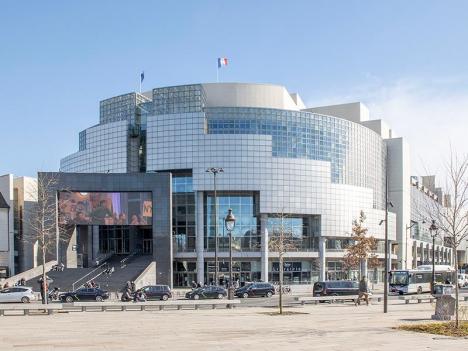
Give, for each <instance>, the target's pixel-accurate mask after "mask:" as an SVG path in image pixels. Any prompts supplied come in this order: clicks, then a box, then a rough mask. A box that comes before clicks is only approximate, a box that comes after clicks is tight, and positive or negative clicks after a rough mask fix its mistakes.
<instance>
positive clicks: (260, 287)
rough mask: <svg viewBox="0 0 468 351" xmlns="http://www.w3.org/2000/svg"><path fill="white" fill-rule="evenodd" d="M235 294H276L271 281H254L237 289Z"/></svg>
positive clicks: (249, 295) (266, 295)
mask: <svg viewBox="0 0 468 351" xmlns="http://www.w3.org/2000/svg"><path fill="white" fill-rule="evenodd" d="M234 294H235V295H236V296H237V297H243V298H247V297H255V296H265V297H272V296H273V295H274V294H275V286H274V285H273V284H270V283H252V284H249V285H245V286H243V287H241V288H239V289H237V290H236V291H235V292H234Z"/></svg>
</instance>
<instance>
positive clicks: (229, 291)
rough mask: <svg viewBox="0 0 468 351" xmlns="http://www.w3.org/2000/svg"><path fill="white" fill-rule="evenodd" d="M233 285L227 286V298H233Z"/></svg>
mask: <svg viewBox="0 0 468 351" xmlns="http://www.w3.org/2000/svg"><path fill="white" fill-rule="evenodd" d="M234 290H235V289H234V287H233V286H231V287H229V288H228V299H229V300H234Z"/></svg>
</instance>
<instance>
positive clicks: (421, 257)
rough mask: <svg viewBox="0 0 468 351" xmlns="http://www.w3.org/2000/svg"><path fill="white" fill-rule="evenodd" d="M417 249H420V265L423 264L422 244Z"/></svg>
mask: <svg viewBox="0 0 468 351" xmlns="http://www.w3.org/2000/svg"><path fill="white" fill-rule="evenodd" d="M419 248H420V251H421V252H420V257H419V258H420V260H421V264H424V244H423V243H421V245H419Z"/></svg>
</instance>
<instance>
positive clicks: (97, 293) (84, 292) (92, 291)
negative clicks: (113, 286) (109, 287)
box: [60, 288, 109, 302]
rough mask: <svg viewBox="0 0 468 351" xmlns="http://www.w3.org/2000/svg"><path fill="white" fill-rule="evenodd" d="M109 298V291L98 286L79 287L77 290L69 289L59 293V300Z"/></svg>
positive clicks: (97, 299)
mask: <svg viewBox="0 0 468 351" xmlns="http://www.w3.org/2000/svg"><path fill="white" fill-rule="evenodd" d="M108 298H109V293H108V292H107V291H106V290H102V289H100V288H81V289H78V290H77V291H70V292H67V293H64V294H61V295H60V300H61V301H64V302H73V301H98V302H100V301H103V300H107V299H108Z"/></svg>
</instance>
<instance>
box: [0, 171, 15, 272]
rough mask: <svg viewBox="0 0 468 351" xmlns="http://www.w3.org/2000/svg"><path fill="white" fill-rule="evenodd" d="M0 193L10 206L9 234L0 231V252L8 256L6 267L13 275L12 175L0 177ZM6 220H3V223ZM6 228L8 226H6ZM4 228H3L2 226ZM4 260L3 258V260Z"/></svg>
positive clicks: (6, 231)
mask: <svg viewBox="0 0 468 351" xmlns="http://www.w3.org/2000/svg"><path fill="white" fill-rule="evenodd" d="M0 192H1V193H2V195H3V197H4V198H5V201H6V202H7V203H8V205H9V206H10V213H9V217H8V215H7V217H8V222H9V223H10V225H9V232H8V230H7V229H4V230H2V229H0V251H4V252H5V253H7V254H4V255H3V256H6V255H8V259H7V261H8V266H9V267H10V274H14V273H15V272H14V270H15V261H14V258H15V257H14V232H13V175H12V174H5V175H3V176H0ZM6 221H7V220H6V219H4V220H3V222H6ZM7 226H8V224H7ZM4 227H5V226H4ZM4 259H5V258H4Z"/></svg>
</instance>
